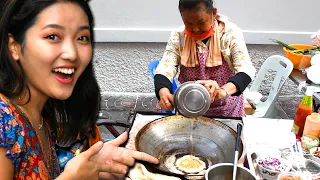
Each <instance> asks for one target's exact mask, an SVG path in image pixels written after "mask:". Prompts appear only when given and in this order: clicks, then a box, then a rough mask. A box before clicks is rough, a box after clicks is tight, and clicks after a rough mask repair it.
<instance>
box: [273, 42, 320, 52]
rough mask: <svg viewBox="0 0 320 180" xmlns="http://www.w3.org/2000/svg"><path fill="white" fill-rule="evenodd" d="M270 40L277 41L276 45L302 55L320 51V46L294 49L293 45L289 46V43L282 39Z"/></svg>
mask: <svg viewBox="0 0 320 180" xmlns="http://www.w3.org/2000/svg"><path fill="white" fill-rule="evenodd" d="M271 41H272V42H274V43H277V44H278V45H280V46H282V47H285V48H287V49H288V50H289V51H291V52H292V53H294V54H303V55H314V54H317V53H319V52H320V47H315V48H310V49H304V50H301V49H296V48H295V47H292V46H290V45H289V44H286V43H284V42H282V41H279V40H276V39H271Z"/></svg>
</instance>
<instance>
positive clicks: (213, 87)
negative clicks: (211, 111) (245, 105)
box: [196, 80, 228, 103]
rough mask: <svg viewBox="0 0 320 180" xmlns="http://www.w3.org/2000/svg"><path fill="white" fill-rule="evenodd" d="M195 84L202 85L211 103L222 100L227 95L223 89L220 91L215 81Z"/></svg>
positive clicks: (203, 81) (199, 81) (201, 81)
mask: <svg viewBox="0 0 320 180" xmlns="http://www.w3.org/2000/svg"><path fill="white" fill-rule="evenodd" d="M196 82H197V83H200V84H202V85H203V86H204V87H205V88H206V89H207V90H208V91H209V94H210V99H211V103H212V102H214V100H215V99H223V98H225V97H226V96H227V95H228V94H227V92H226V91H225V90H224V89H221V87H220V86H219V85H218V83H217V82H216V81H213V80H198V81H196Z"/></svg>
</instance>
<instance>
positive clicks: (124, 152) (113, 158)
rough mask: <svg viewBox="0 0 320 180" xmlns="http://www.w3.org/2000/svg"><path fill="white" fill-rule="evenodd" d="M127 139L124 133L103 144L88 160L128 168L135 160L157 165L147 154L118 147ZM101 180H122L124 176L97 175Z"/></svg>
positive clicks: (112, 174) (153, 158)
mask: <svg viewBox="0 0 320 180" xmlns="http://www.w3.org/2000/svg"><path fill="white" fill-rule="evenodd" d="M127 138H128V133H127V132H124V133H123V134H121V135H120V136H119V137H117V138H116V139H114V140H112V141H109V142H107V143H104V145H103V148H102V149H101V150H100V152H99V153H98V154H96V155H95V156H93V157H92V158H91V159H90V160H92V161H97V162H100V163H106V162H109V163H113V164H114V163H121V164H122V165H124V166H126V167H128V166H132V165H133V164H134V162H135V159H137V160H142V161H147V162H150V163H154V164H158V163H159V160H158V159H157V158H155V157H153V156H150V155H149V154H146V153H143V152H139V151H134V150H131V149H127V148H123V147H119V145H121V144H123V143H124V142H125V141H126V140H127ZM99 176H100V178H101V179H116V180H118V179H123V178H124V174H117V173H113V172H110V173H109V172H103V173H100V174H99Z"/></svg>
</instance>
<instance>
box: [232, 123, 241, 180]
mask: <svg viewBox="0 0 320 180" xmlns="http://www.w3.org/2000/svg"><path fill="white" fill-rule="evenodd" d="M241 131H242V125H241V124H240V123H238V125H237V139H236V148H235V152H234V163H233V174H232V180H236V177H237V168H238V155H239V141H240V137H241Z"/></svg>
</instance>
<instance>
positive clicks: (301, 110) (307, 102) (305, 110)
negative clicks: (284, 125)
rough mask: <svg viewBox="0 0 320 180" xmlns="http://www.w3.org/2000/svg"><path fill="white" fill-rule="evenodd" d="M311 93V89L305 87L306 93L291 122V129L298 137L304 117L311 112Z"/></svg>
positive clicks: (302, 128) (302, 126) (300, 133)
mask: <svg viewBox="0 0 320 180" xmlns="http://www.w3.org/2000/svg"><path fill="white" fill-rule="evenodd" d="M312 95H313V90H312V89H311V88H309V87H307V90H306V93H305V95H304V96H303V99H302V101H301V103H300V104H299V107H298V109H297V111H296V115H295V117H294V123H293V131H294V133H295V134H296V135H297V136H298V137H301V136H302V134H303V130H304V125H305V122H306V118H307V116H309V115H310V114H311V113H312Z"/></svg>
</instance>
